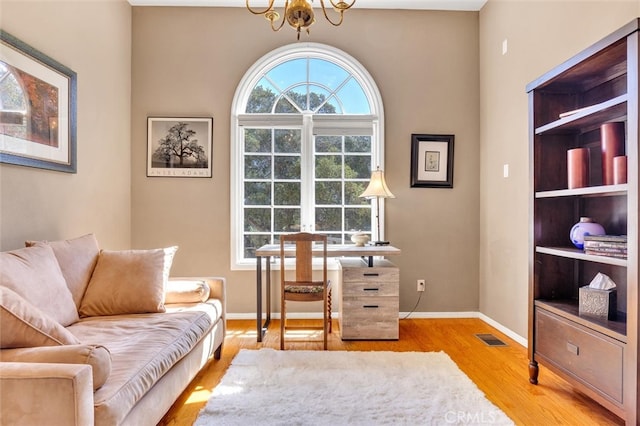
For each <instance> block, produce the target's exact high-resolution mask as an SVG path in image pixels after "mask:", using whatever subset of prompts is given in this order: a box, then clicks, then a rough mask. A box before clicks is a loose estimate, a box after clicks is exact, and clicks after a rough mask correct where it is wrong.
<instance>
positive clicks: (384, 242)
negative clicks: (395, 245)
mask: <svg viewBox="0 0 640 426" xmlns="http://www.w3.org/2000/svg"><path fill="white" fill-rule="evenodd" d="M373 245H374V246H388V245H389V241H374V242H373Z"/></svg>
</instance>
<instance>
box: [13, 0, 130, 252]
mask: <svg viewBox="0 0 640 426" xmlns="http://www.w3.org/2000/svg"><path fill="white" fill-rule="evenodd" d="M0 27H1V28H2V29H3V30H4V31H7V32H8V33H10V34H12V35H13V36H15V37H17V38H18V39H20V40H22V41H23V42H25V43H27V44H29V45H31V46H32V47H34V48H35V49H37V50H39V51H41V52H43V53H45V54H46V55H48V56H50V57H51V58H53V59H55V60H57V61H58V62H60V63H62V64H64V65H66V66H67V67H69V68H71V69H72V70H74V71H75V72H76V73H77V75H78V115H77V120H78V121H77V142H78V150H77V152H78V155H77V158H78V173H77V174H68V173H61V172H52V171H48V170H43V169H33V168H28V167H21V166H14V165H7V164H2V165H0V249H1V250H9V249H14V248H18V247H21V246H23V245H24V241H25V240H26V239H49V240H52V239H59V238H72V237H76V236H80V235H83V234H85V233H89V232H94V233H95V234H96V236H97V237H98V240H99V241H100V243H101V245H102V246H103V247H106V248H125V247H129V246H130V238H131V219H130V218H131V202H130V199H131V190H130V168H131V152H130V146H131V144H130V122H131V106H130V105H131V100H130V97H131V96H130V95H131V93H130V87H131V85H130V81H131V59H130V58H131V7H130V6H129V4H128V3H126V1H125V0H110V1H100V0H93V1H90V2H79V1H66V2H65V1H55V2H52V1H42V2H40V1H23V0H18V1H8V0H1V1H0Z"/></svg>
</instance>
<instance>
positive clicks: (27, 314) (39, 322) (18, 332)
mask: <svg viewBox="0 0 640 426" xmlns="http://www.w3.org/2000/svg"><path fill="white" fill-rule="evenodd" d="M78 343H80V341H79V340H78V339H77V338H76V337H75V336H74V335H73V334H71V333H70V332H69V331H68V330H67V329H65V328H64V327H63V326H61V325H60V324H59V323H57V322H56V321H55V320H53V319H52V318H51V317H49V316H48V315H47V314H45V313H44V312H42V311H41V310H40V309H38V308H36V307H35V306H33V305H32V304H31V303H29V302H27V301H26V300H25V299H24V298H22V297H20V295H18V294H17V293H16V292H14V291H13V290H11V289H9V288H6V287H0V348H2V349H8V348H30V347H37V346H56V345H77V344H78Z"/></svg>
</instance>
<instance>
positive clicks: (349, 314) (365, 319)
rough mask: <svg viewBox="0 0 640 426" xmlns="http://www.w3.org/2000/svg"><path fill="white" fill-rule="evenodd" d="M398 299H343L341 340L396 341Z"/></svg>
mask: <svg viewBox="0 0 640 426" xmlns="http://www.w3.org/2000/svg"><path fill="white" fill-rule="evenodd" d="M398 309H399V298H398V297H379V296H370V297H345V298H344V299H343V300H342V315H341V316H340V335H341V337H342V338H343V339H398V335H399V331H398Z"/></svg>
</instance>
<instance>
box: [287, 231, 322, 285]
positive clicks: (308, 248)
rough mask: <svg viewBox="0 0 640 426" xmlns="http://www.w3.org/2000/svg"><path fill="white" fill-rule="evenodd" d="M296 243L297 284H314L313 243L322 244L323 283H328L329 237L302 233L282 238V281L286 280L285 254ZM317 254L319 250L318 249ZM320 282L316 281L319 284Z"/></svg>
mask: <svg viewBox="0 0 640 426" xmlns="http://www.w3.org/2000/svg"><path fill="white" fill-rule="evenodd" d="M291 243H294V244H295V245H294V247H295V258H296V279H295V281H296V282H297V283H312V282H313V257H314V253H313V243H321V245H322V251H321V253H322V254H321V255H318V254H316V255H315V256H316V257H318V256H321V257H322V258H323V282H325V283H326V282H327V236H326V235H321V234H311V233H308V232H300V233H297V234H285V235H281V236H280V264H281V271H282V272H281V273H282V280H283V281H289V280H286V279H285V276H284V274H285V253H286V251H287V250H291V247H290V246H287V245H288V244H291ZM316 252H317V249H316ZM317 282H318V281H316V283H317Z"/></svg>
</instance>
